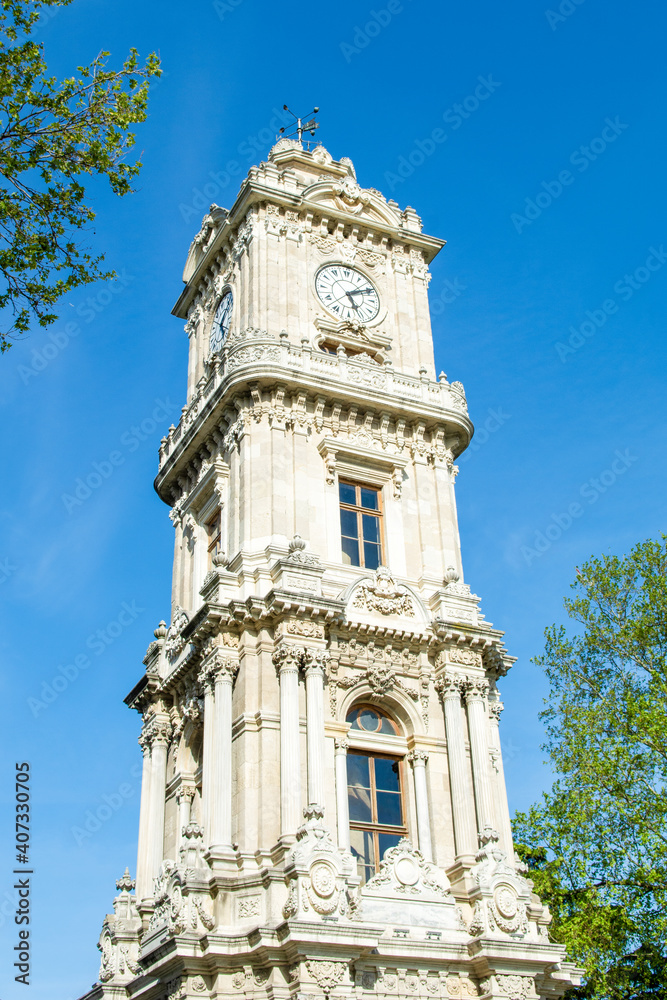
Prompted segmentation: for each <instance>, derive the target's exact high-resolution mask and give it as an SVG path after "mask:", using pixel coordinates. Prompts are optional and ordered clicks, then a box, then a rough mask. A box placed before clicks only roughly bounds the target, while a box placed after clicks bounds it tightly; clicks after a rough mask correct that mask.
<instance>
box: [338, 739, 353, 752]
mask: <svg viewBox="0 0 667 1000" xmlns="http://www.w3.org/2000/svg"><path fill="white" fill-rule="evenodd" d="M334 749H335V751H336V753H343V754H346V753H347V751H348V750H349V749H350V744H349V742H348V741H347V740H346V739H345V738H342V739H335V740H334Z"/></svg>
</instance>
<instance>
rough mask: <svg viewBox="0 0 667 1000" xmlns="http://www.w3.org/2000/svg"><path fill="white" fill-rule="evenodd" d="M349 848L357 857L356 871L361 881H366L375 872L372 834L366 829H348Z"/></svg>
mask: <svg viewBox="0 0 667 1000" xmlns="http://www.w3.org/2000/svg"><path fill="white" fill-rule="evenodd" d="M350 848H351V850H352V854H353V855H354V857H355V858H356V859H357V871H358V873H359V874H360V875H361V880H362V882H368V880H369V879H371V878H373V875H374V874H375V844H374V842H373V834H372V833H370V832H369V831H368V830H350Z"/></svg>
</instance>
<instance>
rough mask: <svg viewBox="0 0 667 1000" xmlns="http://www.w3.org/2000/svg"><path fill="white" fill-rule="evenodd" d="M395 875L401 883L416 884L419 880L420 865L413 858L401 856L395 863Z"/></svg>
mask: <svg viewBox="0 0 667 1000" xmlns="http://www.w3.org/2000/svg"><path fill="white" fill-rule="evenodd" d="M394 875H395V876H396V878H397V879H398V881H399V882H400V883H401V885H416V884H417V882H418V881H419V867H418V865H416V864H415V862H414V861H413V859H412V858H401V859H400V861H397V862H396V864H395V865H394Z"/></svg>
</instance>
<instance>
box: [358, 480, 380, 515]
mask: <svg viewBox="0 0 667 1000" xmlns="http://www.w3.org/2000/svg"><path fill="white" fill-rule="evenodd" d="M359 493H360V494H361V506H362V507H367V508H368V509H369V510H377V509H378V491H377V490H367V489H365V488H364V487H363V486H361V487H359Z"/></svg>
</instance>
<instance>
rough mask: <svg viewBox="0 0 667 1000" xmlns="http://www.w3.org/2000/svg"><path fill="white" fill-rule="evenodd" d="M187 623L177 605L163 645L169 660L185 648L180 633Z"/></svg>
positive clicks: (186, 616) (180, 608)
mask: <svg viewBox="0 0 667 1000" xmlns="http://www.w3.org/2000/svg"><path fill="white" fill-rule="evenodd" d="M172 513H173V512H172ZM189 621H190V619H189V618H188V614H187V612H186V611H184V610H183V608H182V607H181V606H180V604H177V605H176V607H175V608H174V614H173V615H172V619H171V625H170V626H169V631H168V632H167V638H166V639H165V643H164V648H165V652H166V654H167V656H168V657H169V659H170V660H175V659H176V657H177V656H178V655H179V654H180V653H181V651H182V649H183V647H184V646H185V639H184V638H183V636H182V635H181V633H182V631H183V629H184V628H185V626H186V625H187V624H188V622H189Z"/></svg>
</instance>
